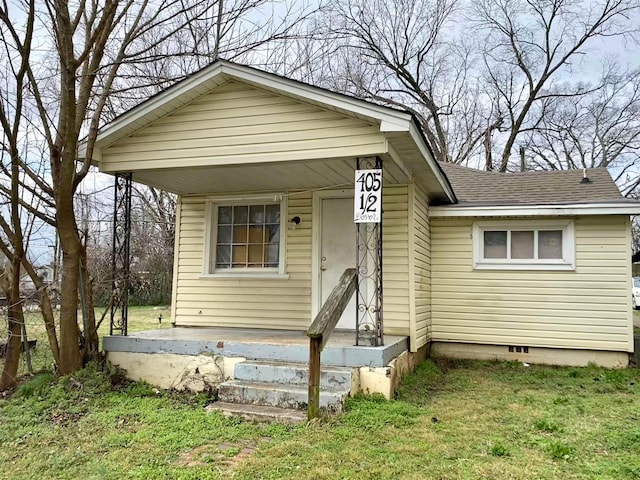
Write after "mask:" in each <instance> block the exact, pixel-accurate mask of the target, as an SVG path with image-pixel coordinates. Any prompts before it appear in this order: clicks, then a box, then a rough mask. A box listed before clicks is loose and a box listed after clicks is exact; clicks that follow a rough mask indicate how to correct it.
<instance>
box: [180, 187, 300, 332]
mask: <svg viewBox="0 0 640 480" xmlns="http://www.w3.org/2000/svg"><path fill="white" fill-rule="evenodd" d="M287 208H288V212H287V218H291V217H294V216H299V217H300V218H301V220H302V222H301V223H300V225H299V226H298V227H297V228H296V229H295V230H287V232H286V233H287V238H286V249H287V250H286V266H287V267H286V269H287V271H286V273H288V274H289V278H288V279H287V280H278V279H231V278H201V274H202V270H203V265H204V239H205V224H206V222H205V211H206V201H205V198H204V197H183V199H182V208H181V216H180V218H181V221H180V230H179V235H180V236H179V240H178V242H179V243H178V248H179V252H180V253H179V258H178V273H177V283H176V297H175V317H174V318H175V320H176V323H177V324H178V325H199V326H223V327H247V328H255V327H258V328H281V329H293V330H296V329H298V330H302V329H305V328H307V327H308V326H309V323H310V317H311V194H303V195H295V196H292V197H290V198H289V199H288V202H287Z"/></svg>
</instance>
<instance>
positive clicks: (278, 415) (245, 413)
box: [205, 402, 307, 424]
mask: <svg viewBox="0 0 640 480" xmlns="http://www.w3.org/2000/svg"><path fill="white" fill-rule="evenodd" d="M205 409H206V410H207V411H208V412H220V413H222V414H223V415H225V416H228V417H240V418H242V419H244V420H251V421H254V422H279V423H290V424H297V423H305V422H306V421H307V412H305V411H302V410H292V409H289V408H280V407H270V406H265V405H246V404H237V403H225V402H215V403H212V404H211V405H207V406H206V407H205Z"/></svg>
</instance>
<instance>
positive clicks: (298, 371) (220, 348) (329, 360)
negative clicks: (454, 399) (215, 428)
mask: <svg viewBox="0 0 640 480" xmlns="http://www.w3.org/2000/svg"><path fill="white" fill-rule="evenodd" d="M308 342H309V340H308V338H307V337H306V336H305V335H304V333H303V332H290V331H269V330H263V331H258V330H245V329H207V328H202V329H201V328H197V329H196V328H174V329H166V330H155V331H147V332H139V333H134V334H132V335H130V336H127V337H121V336H107V337H105V338H104V341H103V345H104V349H105V351H106V353H107V359H108V360H109V361H110V362H111V363H112V364H113V365H116V366H118V367H119V368H122V369H123V370H124V371H125V372H126V375H127V377H128V378H130V379H132V380H143V381H146V382H149V383H150V384H152V385H155V386H157V387H159V388H164V389H177V390H191V391H204V390H211V389H218V387H219V386H220V384H222V383H223V382H229V381H234V380H238V381H241V382H246V381H252V380H253V381H257V382H269V383H273V384H286V385H299V386H306V384H307V378H308V377H307V373H308V367H307V362H308V359H309V344H308ZM425 356H426V348H425V347H423V348H422V349H421V350H420V351H418V352H416V353H411V352H409V351H408V341H407V337H392V336H386V337H385V346H383V347H362V346H359V347H358V346H354V345H353V332H341V331H336V332H335V334H334V335H333V336H332V338H331V340H330V341H329V343H328V344H327V346H326V347H325V349H324V350H323V352H322V357H321V363H322V365H323V370H324V371H323V376H322V379H323V381H326V382H327V385H325V386H323V388H325V387H327V388H329V387H331V388H337V387H340V388H343V387H344V389H345V391H346V392H348V393H349V394H351V395H353V394H355V393H358V392H365V393H380V394H382V395H384V396H385V398H387V399H391V398H393V395H394V393H395V390H396V389H397V387H398V385H399V383H400V378H401V377H402V375H404V374H405V373H407V372H410V371H413V369H414V368H415V366H416V364H417V363H418V362H419V361H421V360H424V358H425ZM344 372H346V373H347V374H348V375H346V376H345V374H344Z"/></svg>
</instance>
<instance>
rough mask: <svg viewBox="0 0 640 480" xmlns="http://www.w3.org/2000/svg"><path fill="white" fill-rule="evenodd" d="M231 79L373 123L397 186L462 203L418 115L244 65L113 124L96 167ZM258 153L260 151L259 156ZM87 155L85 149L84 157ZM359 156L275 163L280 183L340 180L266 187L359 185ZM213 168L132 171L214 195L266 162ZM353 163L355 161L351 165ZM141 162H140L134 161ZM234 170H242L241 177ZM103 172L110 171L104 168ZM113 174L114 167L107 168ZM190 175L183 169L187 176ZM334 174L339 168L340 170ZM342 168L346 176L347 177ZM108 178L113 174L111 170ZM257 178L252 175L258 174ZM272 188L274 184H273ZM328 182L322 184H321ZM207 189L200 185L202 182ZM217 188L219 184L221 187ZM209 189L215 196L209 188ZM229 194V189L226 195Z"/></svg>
mask: <svg viewBox="0 0 640 480" xmlns="http://www.w3.org/2000/svg"><path fill="white" fill-rule="evenodd" d="M230 81H237V82H241V83H244V84H246V85H250V86H253V87H256V88H259V89H261V90H263V91H270V92H272V93H274V94H277V95H281V96H284V97H288V98H290V99H293V100H296V101H299V102H302V103H305V104H308V105H313V106H316V107H319V108H322V109H324V110H328V111H333V112H336V113H339V114H341V115H344V116H346V117H350V118H357V119H359V120H362V121H365V122H368V123H369V124H371V125H375V126H376V127H377V131H378V132H379V133H380V134H382V135H383V136H384V142H385V145H384V149H383V150H382V151H380V152H379V153H376V154H379V155H380V156H381V157H383V159H384V160H385V163H386V164H392V166H391V167H389V171H388V173H389V174H390V175H391V180H392V181H391V183H398V182H406V181H410V180H415V181H417V182H418V183H420V184H422V185H423V186H424V187H425V188H426V190H427V191H428V193H429V194H430V196H431V198H432V199H433V200H436V201H440V202H444V203H453V202H455V201H456V199H455V194H454V192H453V189H452V188H451V185H450V184H449V181H448V180H447V177H446V176H445V175H444V173H443V171H442V169H441V168H440V166H439V165H438V163H437V162H436V161H435V159H434V157H433V155H432V153H431V150H430V148H429V146H428V144H427V142H426V140H425V139H424V136H423V135H422V133H421V131H420V128H419V127H418V125H417V122H416V120H415V118H414V117H413V116H412V115H411V114H410V113H408V112H405V111H402V110H397V109H393V108H389V107H384V106H381V105H376V104H373V103H371V102H367V101H365V100H362V99H358V98H355V97H351V96H348V95H344V94H338V93H335V92H331V91H329V90H326V89H323V88H319V87H315V86H312V85H309V84H305V83H302V82H299V81H296V80H292V79H289V78H285V77H282V76H279V75H276V74H273V73H267V72H264V71H261V70H257V69H255V68H252V67H249V66H246V65H239V64H236V63H232V62H228V61H224V60H219V61H217V62H215V63H213V64H211V65H209V66H208V67H205V68H204V69H202V70H200V71H198V72H196V73H194V74H193V75H191V76H189V77H187V78H185V79H184V80H182V81H179V82H177V83H176V84H174V85H173V86H171V87H169V88H168V89H166V90H164V91H162V92H160V93H159V94H157V95H155V96H153V97H151V98H149V99H148V100H146V101H144V102H142V103H141V104H139V105H138V106H136V107H134V108H132V109H131V110H129V111H127V112H126V113H124V114H122V115H121V116H119V117H117V118H116V119H115V120H113V121H112V122H111V123H109V124H108V125H106V126H105V127H103V128H102V129H101V131H100V133H99V134H98V138H97V141H96V148H95V150H94V154H93V158H92V159H91V161H92V162H94V163H95V164H97V165H99V166H101V158H102V152H103V151H104V150H105V149H107V148H111V147H114V146H116V145H117V144H118V142H120V141H123V140H124V139H126V138H128V137H130V136H132V135H134V134H135V133H136V132H139V131H140V130H142V129H144V128H146V127H148V126H149V125H151V124H153V123H154V122H156V121H158V120H160V119H162V118H164V117H167V116H169V115H171V114H172V113H173V112H175V111H176V110H178V109H180V108H182V107H185V106H186V105H189V104H191V103H192V102H194V101H196V100H197V99H199V98H201V97H203V96H204V95H207V94H208V93H210V92H212V91H214V90H215V89H216V88H218V87H221V86H223V85H225V84H226V83H228V82H230ZM257 153H258V152H257ZM370 155H371V153H368V152H366V151H363V152H362V154H358V155H356V156H363V157H364V156H370ZM82 156H83V152H82V150H81V151H80V157H82ZM353 159H354V156H353V155H352V153H351V154H349V155H345V156H344V157H343V158H340V156H339V155H337V156H336V157H334V158H330V159H327V158H306V159H300V160H298V159H287V158H282V159H278V160H277V163H279V164H280V165H279V166H278V165H275V163H276V162H270V163H273V164H274V167H276V168H271V167H270V168H269V171H268V172H267V176H268V175H272V176H275V177H276V178H283V177H282V176H281V175H279V173H278V171H277V170H278V167H279V168H285V169H287V172H291V171H292V169H293V170H298V172H297V174H296V175H293V176H291V175H287V176H289V177H292V178H294V177H297V178H298V179H307V176H308V174H310V173H312V172H313V170H314V168H315V169H316V170H318V168H319V169H320V170H322V172H317V173H318V174H319V175H320V178H321V177H322V175H326V174H327V173H328V174H329V176H333V178H331V179H326V181H324V180H319V179H318V178H315V179H314V182H315V184H311V183H314V182H311V183H309V184H307V185H300V184H297V185H295V186H293V185H287V184H286V182H285V183H283V182H272V183H273V184H272V185H270V186H269V187H267V188H265V187H264V186H262V185H261V186H260V189H281V188H315V187H318V186H329V185H331V184H332V182H335V183H333V185H336V184H338V183H341V182H343V181H346V182H350V183H352V182H353ZM216 162H217V163H216V164H215V165H214V164H213V163H212V165H201V166H199V167H197V168H193V166H192V165H191V166H188V167H189V168H188V170H190V171H187V168H186V167H187V166H186V165H185V167H184V168H183V167H172V168H169V169H165V170H163V169H143V168H142V166H137V165H135V164H132V165H131V168H130V169H128V171H132V172H133V175H134V180H136V181H139V182H141V183H146V184H150V185H155V186H158V187H161V188H163V189H165V190H168V191H173V192H176V193H183V194H189V193H212V190H211V188H212V183H211V182H215V181H216V180H217V181H220V178H221V177H226V178H227V180H226V181H225V182H224V185H225V186H231V185H232V183H230V182H229V180H228V178H229V177H230V176H233V175H234V173H236V174H237V173H238V171H237V169H238V168H240V169H241V170H242V171H243V173H242V175H244V178H245V179H246V178H248V177H249V175H246V174H245V173H244V172H247V170H251V169H252V167H253V170H255V173H257V174H258V177H259V178H260V175H262V173H263V169H264V166H265V163H263V161H261V160H259V159H254V160H250V161H248V162H247V161H243V163H242V166H240V165H239V164H238V163H237V161H235V160H234V159H231V158H229V159H225V158H222V159H217V160H216ZM347 162H348V163H347ZM132 163H135V162H132ZM345 165H348V166H349V167H350V169H349V170H350V173H349V175H346V170H345V169H344V166H345ZM234 167H235V168H236V171H235V172H234ZM101 170H102V171H105V170H104V169H103V168H101ZM107 170H108V169H107ZM181 170H183V171H181ZM332 170H335V171H334V172H333V173H331V172H332ZM341 171H342V172H341ZM108 173H114V172H111V171H108ZM251 174H253V173H251ZM267 183H268V182H267ZM319 183H321V184H322V185H317V184H319ZM199 184H201V185H199ZM214 186H215V185H214ZM207 189H208V192H207V191H206V190H207ZM242 189H249V190H251V189H252V187H251V185H247V184H246V182H245V183H243V182H238V184H237V187H236V188H235V190H236V191H240V190H242ZM227 191H229V190H227Z"/></svg>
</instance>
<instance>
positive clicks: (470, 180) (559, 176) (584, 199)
mask: <svg viewBox="0 0 640 480" xmlns="http://www.w3.org/2000/svg"><path fill="white" fill-rule="evenodd" d="M439 164H440V166H441V167H442V169H443V170H444V173H445V174H446V176H447V178H448V179H449V182H451V185H452V187H453V190H454V192H455V194H456V197H458V201H459V203H458V205H460V206H482V205H496V206H497V205H559V204H579V203H609V202H616V203H619V202H625V201H626V200H627V199H625V198H624V197H623V196H622V195H621V193H620V190H618V187H617V186H616V184H615V182H614V181H613V179H612V178H611V175H609V172H608V171H607V169H606V168H593V169H588V170H587V177H588V178H589V180H590V181H589V182H588V183H582V178H583V172H582V170H556V171H545V172H540V171H529V172H518V173H497V172H486V171H482V170H476V169H474V168H468V167H462V166H460V165H454V164H452V163H439Z"/></svg>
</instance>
